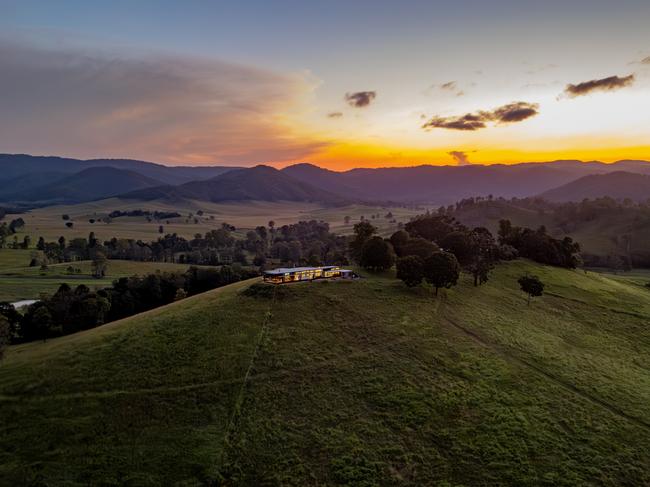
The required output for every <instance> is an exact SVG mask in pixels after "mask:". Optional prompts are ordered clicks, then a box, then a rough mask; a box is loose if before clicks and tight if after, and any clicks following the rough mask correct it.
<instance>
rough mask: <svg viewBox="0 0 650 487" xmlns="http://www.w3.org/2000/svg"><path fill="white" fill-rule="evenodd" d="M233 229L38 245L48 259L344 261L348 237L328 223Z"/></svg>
mask: <svg viewBox="0 0 650 487" xmlns="http://www.w3.org/2000/svg"><path fill="white" fill-rule="evenodd" d="M235 231H236V229H235V227H234V226H232V225H229V224H227V223H223V224H222V226H221V227H220V228H218V229H214V230H209V231H207V232H205V233H204V234H202V233H196V234H195V235H194V237H193V238H190V239H187V238H185V237H182V236H180V235H178V234H176V233H172V234H165V235H163V236H160V237H159V238H158V239H157V240H155V241H151V242H143V241H142V240H135V239H126V238H117V237H114V238H111V239H110V240H106V241H104V242H103V243H101V242H99V240H98V239H97V238H96V237H95V234H94V232H90V234H89V236H88V238H73V239H70V240H67V239H66V238H65V237H64V236H61V237H59V239H58V240H57V241H55V242H46V241H45V240H44V239H43V238H42V237H41V238H39V239H38V242H37V244H36V248H37V250H39V251H41V252H42V255H41V256H40V257H41V260H45V262H46V263H60V262H73V261H76V260H94V259H95V258H96V256H97V255H98V254H101V255H103V256H105V257H106V258H107V259H122V260H136V261H144V262H177V263H181V264H196V265H228V264H233V263H239V264H241V265H249V264H250V263H251V262H250V259H251V255H252V256H253V257H252V263H253V264H254V265H256V266H259V267H263V266H264V265H265V264H266V261H267V259H269V258H272V259H276V260H279V261H280V262H281V263H282V264H286V265H321V264H324V263H330V264H345V263H347V262H348V260H347V256H346V254H347V240H346V237H344V236H340V235H336V234H334V233H332V232H330V229H329V224H327V223H325V222H322V221H316V220H311V221H301V222H298V223H294V224H290V225H283V226H281V227H279V228H278V227H276V226H275V223H274V222H273V221H270V222H269V224H268V227H267V226H263V225H262V226H258V227H256V228H255V229H254V230H250V231H248V232H247V233H246V236H245V238H243V239H242V238H237V237H236V236H235V235H234V232H235ZM32 265H42V262H40V261H39V256H34V258H33V262H32Z"/></svg>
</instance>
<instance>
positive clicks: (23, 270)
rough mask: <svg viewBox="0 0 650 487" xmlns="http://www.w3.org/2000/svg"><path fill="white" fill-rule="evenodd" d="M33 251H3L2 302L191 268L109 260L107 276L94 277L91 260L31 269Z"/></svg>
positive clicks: (0, 255)
mask: <svg viewBox="0 0 650 487" xmlns="http://www.w3.org/2000/svg"><path fill="white" fill-rule="evenodd" d="M29 261H30V251H29V250H14V249H0V301H11V302H13V301H18V300H21V299H35V298H38V297H39V296H40V295H41V294H43V293H46V294H52V293H53V292H55V291H56V290H57V289H58V287H59V286H60V285H61V283H63V282H66V283H68V284H70V285H71V286H78V285H80V284H85V285H86V286H88V287H89V288H91V289H95V288H102V287H107V286H110V285H111V284H112V283H113V280H115V279H117V278H119V277H129V276H133V275H146V274H152V273H155V272H158V271H160V272H185V271H186V270H187V268H188V267H189V265H186V264H173V263H166V262H136V261H129V260H110V261H109V262H108V269H107V273H106V276H105V277H104V278H101V279H96V278H94V277H92V269H91V262H90V261H78V262H64V263H61V264H52V265H49V266H48V268H47V270H41V268H40V267H29ZM70 266H72V267H74V268H75V269H79V270H80V271H81V272H80V273H75V274H70V273H69V272H68V271H67V269H68V267H70Z"/></svg>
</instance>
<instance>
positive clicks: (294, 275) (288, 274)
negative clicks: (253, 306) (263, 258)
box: [264, 265, 356, 284]
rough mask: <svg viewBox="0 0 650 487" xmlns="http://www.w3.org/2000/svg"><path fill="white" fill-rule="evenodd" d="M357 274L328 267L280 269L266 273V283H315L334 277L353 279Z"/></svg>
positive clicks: (332, 266) (336, 267)
mask: <svg viewBox="0 0 650 487" xmlns="http://www.w3.org/2000/svg"><path fill="white" fill-rule="evenodd" d="M355 276H356V275H355V273H354V272H352V271H351V270H349V269H341V268H340V267H338V266H334V265H328V266H323V267H280V268H278V269H271V270H268V271H264V282H271V283H273V284H282V283H284V282H296V281H313V280H314V279H331V278H333V277H341V278H347V279H349V278H352V277H355Z"/></svg>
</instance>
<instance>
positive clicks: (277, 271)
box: [264, 265, 338, 275]
mask: <svg viewBox="0 0 650 487" xmlns="http://www.w3.org/2000/svg"><path fill="white" fill-rule="evenodd" d="M335 267H338V266H337V265H326V266H322V267H278V268H277V269H271V270H268V271H264V274H271V275H284V274H288V273H292V272H305V271H319V270H320V271H325V270H329V269H334V268H335Z"/></svg>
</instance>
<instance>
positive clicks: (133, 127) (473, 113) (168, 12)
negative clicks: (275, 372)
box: [0, 0, 650, 170]
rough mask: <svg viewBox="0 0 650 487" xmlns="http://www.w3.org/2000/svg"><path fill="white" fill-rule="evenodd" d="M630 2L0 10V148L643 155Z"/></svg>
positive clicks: (638, 51) (356, 160) (343, 158)
mask: <svg viewBox="0 0 650 487" xmlns="http://www.w3.org/2000/svg"><path fill="white" fill-rule="evenodd" d="M648 19H650V2H648V1H647V0H643V1H640V0H638V1H637V0H621V1H618V2H611V1H601V0H590V1H571V0H564V1H555V0H548V1H545V2H532V1H530V2H528V1H521V0H519V1H511V0H508V1H502V0H493V1H490V2H485V1H468V0H461V1H456V2H448V1H444V2H438V1H426V2H425V1H421V2H415V1H409V0H402V1H399V2H398V1H394V2H388V1H383V0H375V1H362V0H356V1H353V2H351V1H346V2H343V1H337V0H331V1H328V2H305V1H283V0H275V1H268V0H260V1H245V0H240V1H237V2H220V1H207V0H206V1H193V0H185V1H177V2H170V1H164V0H158V1H146V0H139V1H119V0H114V1H111V2H109V1H104V2H102V1H93V2H88V1H65V0H61V1H57V2H52V1H40V2H37V1H29V0H19V1H5V0H0V70H1V71H0V152H4V153H29V154H35V155H59V156H67V157H78V158H98V157H116V158H118V157H119V158H135V159H144V160H150V161H155V162H161V163H165V164H191V165H206V164H217V165H245V166H249V165H255V164H260V163H264V164H272V165H275V166H278V167H281V166H286V165H288V164H294V163H299V162H310V163H314V164H317V165H319V166H323V167H328V168H331V169H335V170H344V169H349V168H352V167H386V166H412V165H419V164H452V165H456V164H457V165H465V164H493V163H516V162H524V161H545V160H555V159H581V160H602V161H606V162H611V161H615V160H619V159H650V110H649V108H650V29H649V28H648Z"/></svg>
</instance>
